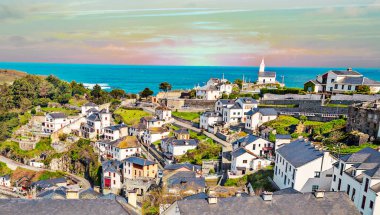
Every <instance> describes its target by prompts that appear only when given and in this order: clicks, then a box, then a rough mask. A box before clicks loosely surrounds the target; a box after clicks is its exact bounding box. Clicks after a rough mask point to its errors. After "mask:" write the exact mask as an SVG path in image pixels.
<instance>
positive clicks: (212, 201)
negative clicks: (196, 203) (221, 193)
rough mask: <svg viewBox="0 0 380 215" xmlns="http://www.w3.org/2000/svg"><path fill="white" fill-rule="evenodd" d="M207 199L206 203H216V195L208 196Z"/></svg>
mask: <svg viewBox="0 0 380 215" xmlns="http://www.w3.org/2000/svg"><path fill="white" fill-rule="evenodd" d="M207 201H208V203H209V204H210V205H211V204H216V203H218V197H216V196H209V197H208V198H207Z"/></svg>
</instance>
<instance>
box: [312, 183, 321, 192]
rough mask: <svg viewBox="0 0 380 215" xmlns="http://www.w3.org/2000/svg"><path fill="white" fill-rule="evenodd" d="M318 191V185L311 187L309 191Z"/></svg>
mask: <svg viewBox="0 0 380 215" xmlns="http://www.w3.org/2000/svg"><path fill="white" fill-rule="evenodd" d="M318 189H319V186H318V185H313V186H312V187H311V190H312V191H313V192H314V191H316V190H318Z"/></svg>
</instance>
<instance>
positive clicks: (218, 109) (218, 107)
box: [214, 99, 235, 114]
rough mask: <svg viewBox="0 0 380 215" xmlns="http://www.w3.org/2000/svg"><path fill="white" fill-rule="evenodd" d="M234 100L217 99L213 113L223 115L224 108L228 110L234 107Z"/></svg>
mask: <svg viewBox="0 0 380 215" xmlns="http://www.w3.org/2000/svg"><path fill="white" fill-rule="evenodd" d="M234 104H235V100H234V99H219V100H218V101H216V102H215V110H214V111H215V113H219V114H223V109H224V108H230V107H232V106H234Z"/></svg>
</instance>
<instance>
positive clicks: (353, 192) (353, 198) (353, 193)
mask: <svg viewBox="0 0 380 215" xmlns="http://www.w3.org/2000/svg"><path fill="white" fill-rule="evenodd" d="M355 192H356V190H355V188H352V195H351V200H352V201H354V200H355Z"/></svg>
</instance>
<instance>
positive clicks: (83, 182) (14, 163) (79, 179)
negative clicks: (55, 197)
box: [0, 155, 91, 190]
mask: <svg viewBox="0 0 380 215" xmlns="http://www.w3.org/2000/svg"><path fill="white" fill-rule="evenodd" d="M0 161H1V162H3V163H6V164H7V166H8V168H9V169H11V170H16V169H17V167H21V168H24V169H28V170H32V171H36V172H39V171H51V170H48V169H42V168H37V167H33V166H28V165H25V164H22V163H19V162H17V161H14V160H12V159H9V158H6V157H4V156H2V155H0ZM65 173H66V174H67V175H68V177H69V178H71V179H73V180H75V181H76V182H77V183H79V184H80V185H81V186H82V188H83V189H85V190H86V189H88V188H91V184H90V182H89V181H87V180H86V179H85V178H82V177H79V176H77V175H74V174H71V173H68V172H65Z"/></svg>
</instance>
